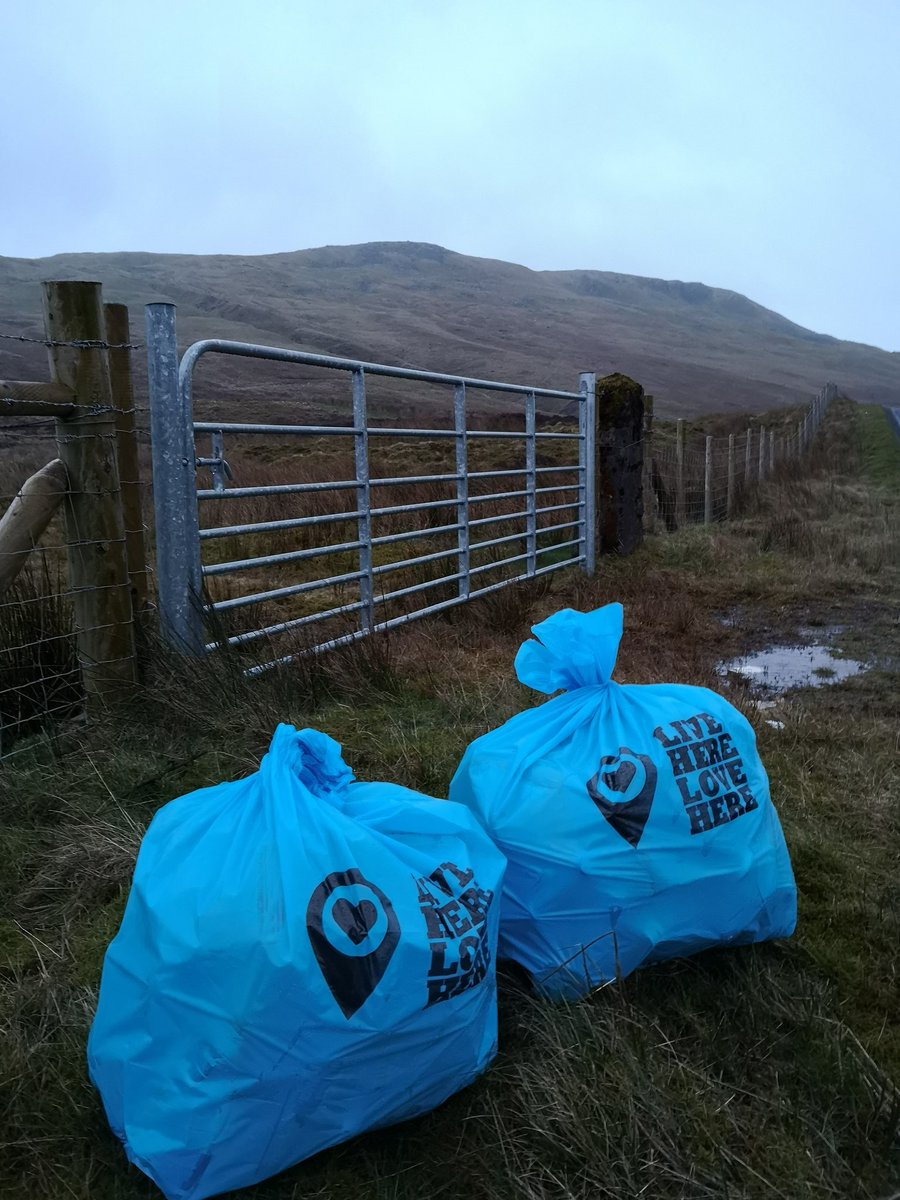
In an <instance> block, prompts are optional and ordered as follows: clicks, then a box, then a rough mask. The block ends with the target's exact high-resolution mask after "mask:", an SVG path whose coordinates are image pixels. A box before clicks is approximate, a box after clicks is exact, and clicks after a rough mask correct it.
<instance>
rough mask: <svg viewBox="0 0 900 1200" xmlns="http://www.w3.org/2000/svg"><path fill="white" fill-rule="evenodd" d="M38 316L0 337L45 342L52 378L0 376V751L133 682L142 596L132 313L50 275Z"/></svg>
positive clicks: (95, 289)
mask: <svg viewBox="0 0 900 1200" xmlns="http://www.w3.org/2000/svg"><path fill="white" fill-rule="evenodd" d="M44 314H45V325H46V328H47V337H46V338H42V339H37V338H29V339H23V338H22V337H21V336H19V335H16V336H15V337H7V339H6V340H16V341H19V340H28V341H35V342H39V343H40V344H43V345H45V346H46V347H47V349H48V362H49V366H50V373H51V381H50V382H49V383H39V382H30V381H26V382H19V381H12V382H0V452H2V449H3V445H4V443H8V445H9V446H11V447H15V449H16V453H15V455H4V456H3V457H2V459H0V756H5V755H7V754H8V753H11V752H14V751H15V750H16V749H17V748H22V747H24V746H26V745H27V744H28V741H27V739H28V736H29V735H30V734H32V733H35V732H40V731H42V730H43V729H44V727H45V725H46V718H47V717H48V716H52V717H54V718H55V719H57V720H59V719H62V718H63V717H74V716H78V715H79V714H83V713H84V710H85V703H86V700H87V702H88V703H90V704H101V703H106V702H107V701H109V700H111V699H113V698H114V697H115V696H116V695H118V693H119V692H120V690H121V689H122V688H127V687H129V686H132V685H133V683H134V681H135V680H136V678H137V646H136V637H135V624H136V619H137V618H138V617H139V615H140V612H141V610H142V609H143V608H144V607H145V605H146V603H147V595H148V585H147V574H148V571H149V570H150V568H149V566H148V563H147V552H146V544H145V538H146V536H147V530H146V526H145V523H144V520H143V513H142V499H141V494H142V491H143V489H144V488H145V487H146V479H142V477H141V475H142V472H141V465H140V461H139V460H140V454H139V450H138V434H139V433H140V432H142V431H141V429H140V426H141V424H142V419H141V411H142V410H141V407H140V406H139V405H135V403H134V396H133V388H132V384H131V363H130V353H129V351H130V349H131V347H132V345H133V343H131V342H130V339H129V337H128V314H127V310H126V309H125V308H124V306H121V305H103V303H102V295H101V289H100V285H99V284H85V283H49V284H45V285H44ZM143 424H146V422H145V421H144V422H143ZM49 442H52V443H53V449H52V450H51V451H50V454H48V447H47V444H48V443H49ZM48 458H50V459H52V461H50V462H48ZM44 480H48V481H49V482H48V484H47V485H46V486H44V484H43V481H44Z"/></svg>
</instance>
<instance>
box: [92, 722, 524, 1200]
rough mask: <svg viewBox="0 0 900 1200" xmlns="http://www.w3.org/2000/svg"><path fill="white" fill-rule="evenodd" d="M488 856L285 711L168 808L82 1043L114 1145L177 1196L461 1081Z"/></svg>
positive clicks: (484, 846)
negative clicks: (244, 754) (236, 764)
mask: <svg viewBox="0 0 900 1200" xmlns="http://www.w3.org/2000/svg"><path fill="white" fill-rule="evenodd" d="M504 866H505V863H504V859H503V857H502V855H501V854H500V852H499V851H498V850H497V849H496V848H495V847H494V846H493V844H492V843H491V841H490V839H489V838H488V837H487V836H486V834H485V833H484V832H483V830H482V829H480V828H479V826H478V824H477V822H476V821H475V819H474V818H473V816H472V814H471V813H470V812H469V811H468V810H467V809H465V808H462V807H461V806H459V805H455V804H450V803H448V802H447V801H442V800H433V799H430V798H428V797H425V796H420V795H417V794H416V793H415V792H411V791H408V790H407V789H406V788H402V787H398V786H396V785H393V784H386V783H371V784H365V783H354V782H353V775H352V773H351V772H350V770H349V769H348V768H347V766H346V765H345V764H344V762H343V759H342V758H341V749H340V746H338V744H337V743H336V742H334V741H332V740H331V738H329V737H326V736H325V735H324V734H322V733H317V732H315V731H313V730H304V731H303V732H301V733H298V732H297V731H296V730H295V729H294V728H292V727H291V726H289V725H280V726H279V727H278V729H277V731H276V733H275V736H274V738H273V739H272V744H271V746H270V748H269V752H268V754H267V755H266V756H265V758H264V759H263V761H262V764H261V766H260V769H259V771H258V772H257V773H256V774H254V775H252V776H250V777H249V778H247V779H243V780H240V781H239V782H236V783H223V784H220V785H219V786H217V787H211V788H205V789H203V790H202V791H198V792H193V793H192V794H190V795H187V796H183V797H181V799H179V800H175V801H173V802H172V803H171V804H168V805H167V806H166V807H165V808H163V809H162V810H161V811H160V812H159V813H158V814H157V816H156V817H155V819H154V821H153V823H152V824H151V826H150V828H149V830H148V831H147V834H146V836H145V838H144V841H143V845H142V847H141V851H140V854H139V856H138V861H137V866H136V868H135V874H134V882H133V885H132V889H131V895H130V897H129V900H128V905H127V908H126V911H125V915H124V917H123V920H122V925H121V928H120V930H119V933H118V935H117V936H116V938H115V939H114V941H113V942H112V944H111V945H110V947H109V950H108V951H107V955H106V960H105V963H104V967H103V978H102V982H101V986H100V998H99V1004H98V1009H97V1015H96V1019H95V1021H94V1024H93V1027H92V1029H91V1034H90V1039H89V1043H88V1061H89V1065H90V1072H91V1077H92V1079H93V1081H94V1083H95V1084H96V1086H97V1088H98V1089H99V1091H100V1093H101V1095H102V1098H103V1102H104V1105H105V1107H106V1113H107V1116H108V1118H109V1121H110V1124H111V1125H112V1127H113V1129H114V1130H115V1132H116V1133H117V1134H118V1136H119V1137H120V1138H121V1139H122V1141H123V1142H124V1143H125V1148H126V1151H127V1153H128V1156H129V1158H130V1159H131V1160H132V1161H133V1162H135V1163H136V1164H137V1165H138V1166H139V1167H140V1168H141V1169H142V1170H143V1171H145V1172H146V1173H147V1174H148V1175H149V1176H150V1177H151V1178H152V1179H154V1180H155V1181H156V1183H158V1184H159V1186H160V1187H161V1188H162V1190H163V1191H164V1192H165V1193H166V1195H167V1196H168V1197H170V1198H175V1197H178V1198H183V1200H188V1198H190V1200H198V1198H200V1197H204V1196H210V1195H214V1194H215V1193H217V1192H221V1191H225V1190H227V1189H231V1188H237V1187H242V1186H245V1185H247V1184H251V1183H254V1182H256V1181H258V1180H260V1179H263V1178H265V1177H266V1176H268V1175H272V1174H274V1173H275V1172H277V1171H281V1170H282V1169H283V1168H285V1167H288V1166H290V1165H291V1164H293V1163H296V1162H299V1161H300V1160H301V1159H303V1158H306V1157H307V1156H309V1155H311V1154H314V1153H315V1152H316V1151H317V1150H321V1149H322V1148H323V1147H325V1146H330V1145H333V1144H334V1143H336V1142H341V1141H344V1140H345V1139H346V1138H349V1137H352V1136H353V1135H354V1134H357V1133H360V1132H361V1131H363V1130H366V1129H372V1128H375V1127H377V1126H382V1125H388V1124H391V1123H393V1122H395V1121H402V1120H405V1119H406V1118H408V1117H413V1116H416V1115H418V1114H420V1113H423V1112H426V1111H427V1110H428V1109H431V1108H433V1107H434V1106H435V1105H438V1104H440V1103H441V1102H442V1101H443V1100H445V1099H446V1098H447V1097H448V1096H450V1095H452V1093H454V1092H456V1091H457V1090H458V1089H460V1088H462V1087H465V1086H466V1085H467V1084H469V1083H471V1082H472V1080H474V1079H475V1078H476V1076H477V1075H478V1074H479V1073H480V1072H481V1071H483V1070H484V1068H485V1067H486V1066H487V1064H488V1063H489V1062H490V1061H491V1059H492V1058H493V1056H494V1053H495V1049H496V1036H497V1009H496V977H495V958H496V946H497V931H498V920H499V911H498V910H499V895H498V902H496V903H495V902H494V896H495V894H498V893H499V889H500V886H501V882H502V877H503V870H504Z"/></svg>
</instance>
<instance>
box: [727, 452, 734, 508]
mask: <svg viewBox="0 0 900 1200" xmlns="http://www.w3.org/2000/svg"><path fill="white" fill-rule="evenodd" d="M733 508H734V434H733V433H729V435H728V492H727V494H726V497H725V516H726V517H730V516H731V510H732V509H733Z"/></svg>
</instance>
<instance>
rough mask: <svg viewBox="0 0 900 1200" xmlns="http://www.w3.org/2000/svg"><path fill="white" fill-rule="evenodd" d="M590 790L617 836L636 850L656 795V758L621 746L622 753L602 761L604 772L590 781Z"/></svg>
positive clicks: (600, 771) (601, 767)
mask: <svg viewBox="0 0 900 1200" xmlns="http://www.w3.org/2000/svg"><path fill="white" fill-rule="evenodd" d="M587 790H588V795H589V796H590V798H591V799H592V800H593V802H594V803H595V804H596V805H597V807H598V808H599V809H600V811H601V812H602V813H603V815H604V817H606V819H607V821H609V823H610V825H611V826H612V827H613V829H614V830H615V831H616V833H617V834H619V836H620V837H623V838H624V839H625V841H626V842H628V844H629V845H631V846H635V847H636V846H637V844H638V842H639V841H640V840H641V836H642V834H643V832H644V826H645V825H646V824H647V818H648V817H649V816H650V806H651V804H652V803H653V796H654V794H655V792H656V764H655V763H654V761H653V759H652V758H649V757H648V756H647V755H646V754H635V753H634V751H633V750H629V749H628V747H627V746H620V747H619V752H618V754H608V755H606V756H605V757H604V758H601V759H600V769H599V771H598V772H597V774H596V775H594V776H593V778H591V779H589V780H588V782H587Z"/></svg>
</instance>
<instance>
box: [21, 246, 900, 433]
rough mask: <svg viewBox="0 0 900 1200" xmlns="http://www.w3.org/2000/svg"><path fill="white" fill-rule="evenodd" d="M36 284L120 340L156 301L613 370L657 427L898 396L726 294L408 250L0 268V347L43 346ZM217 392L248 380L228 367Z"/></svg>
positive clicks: (252, 329)
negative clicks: (640, 395) (89, 285)
mask: <svg viewBox="0 0 900 1200" xmlns="http://www.w3.org/2000/svg"><path fill="white" fill-rule="evenodd" d="M47 278H82V279H85V278H87V279H99V280H101V281H102V282H103V285H104V295H105V297H106V299H108V300H118V301H124V302H125V303H127V304H128V305H129V306H130V307H131V309H132V321H133V323H134V326H135V327H136V328H135V330H134V332H135V336H140V333H141V328H140V327H141V324H142V321H143V316H142V311H141V309H142V306H143V304H144V303H146V302H147V301H149V300H157V299H170V300H174V301H175V302H176V303H177V304H178V319H179V335H180V339H181V340H182V341H183V342H185V343H187V342H190V341H193V340H195V339H197V338H201V337H213V336H215V337H229V338H237V339H240V340H251V341H260V342H267V343H270V344H271V343H277V344H283V345H291V346H298V347H302V348H304V349H308V350H313V351H316V352H319V353H326V354H339V355H347V356H350V357H354V358H362V359H370V360H379V361H386V362H393V363H400V364H403V365H416V366H423V367H427V368H429V369H433V370H442V371H449V372H455V373H466V374H471V375H482V376H488V377H493V378H499V379H512V380H516V381H527V382H534V383H536V384H538V385H554V386H558V387H559V386H561V387H569V386H574V385H575V382H576V378H577V373H578V371H579V370H584V369H595V370H597V371H598V372H600V373H603V374H605V373H608V372H611V371H624V372H625V373H627V374H629V375H631V376H633V377H634V378H636V379H638V380H639V381H640V382H641V383H642V384H643V385H644V387H645V388H646V390H647V391H648V392H651V393H653V394H654V395H655V396H656V397H657V403H658V406H659V410H660V411H661V412H662V413H663V414H665V415H673V414H679V413H681V414H685V415H689V414H694V413H699V412H703V411H709V410H719V411H721V410H725V411H727V410H736V409H763V408H768V407H771V406H773V405H777V404H779V403H793V402H796V401H798V400H806V399H807V398H808V397H809V395H810V393H812V392H814V391H816V390H817V389H818V388H819V387H820V386H821V385H822V384H823V383H824V382H825V381H826V380H827V379H833V380H834V381H835V382H836V383H837V384H838V386H839V387H840V388H841V389H842V390H844V391H846V392H848V393H849V394H851V395H852V396H854V398H855V399H857V400H859V401H868V402H875V403H879V404H888V403H896V402H897V398H898V396H900V354H891V353H888V352H886V351H883V350H878V349H875V348H874V347H870V346H864V345H860V344H858V343H854V342H845V341H840V340H838V339H836V338H832V337H828V336H825V335H822V334H816V333H812V332H810V331H809V330H807V329H803V328H802V327H801V326H798V325H795V324H793V323H792V322H790V321H788V320H786V319H785V318H783V317H780V316H779V315H778V314H777V313H774V312H771V311H770V310H768V309H765V308H763V307H761V306H760V305H758V304H755V303H753V301H751V300H749V299H747V298H746V297H745V296H741V295H738V294H737V293H735V292H730V291H724V290H722V289H717V288H710V287H706V286H705V285H703V284H700V283H682V282H679V281H667V280H661V279H649V278H643V277H639V276H632V275H619V274H613V273H610V272H604V271H532V270H530V269H528V268H527V267H522V266H517V265H515V264H512V263H505V262H497V261H493V260H491V259H481V258H471V257H468V256H466V255H462V254H456V253H454V252H452V251H450V250H445V249H443V248H442V247H440V246H432V245H425V244H420V243H413V242H373V243H367V244H364V245H359V246H327V247H323V248H320V249H315V250H300V251H296V252H293V253H285V254H270V255H260V256H254V257H240V256H232V255H177V254H165V255H164V254H143V253H127V254H126V253H122V254H64V255H57V256H55V257H53V258H45V259H14V258H0V332H7V333H9V332H13V333H24V334H28V335H31V336H40V332H41V319H40V287H39V283H40V281H41V280H42V279H47ZM44 371H45V364H44V357H43V351H42V350H41V348H40V347H35V346H29V345H26V344H24V343H16V342H10V341H5V342H4V341H2V340H0V377H14V378H16V377H18V378H21V377H24V376H33V375H35V374H36V373H37V374H38V376H39V377H40V376H43V374H44ZM235 372H236V373H235ZM220 374H222V373H221V372H220ZM230 377H231V378H233V379H235V381H237V382H241V381H243V382H244V383H248V381H249V379H250V376H249V375H248V373H247V370H246V367H245V368H244V369H240V368H237V369H236V368H235V364H234V360H232V362H231V366H230ZM264 390H267V389H264Z"/></svg>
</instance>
